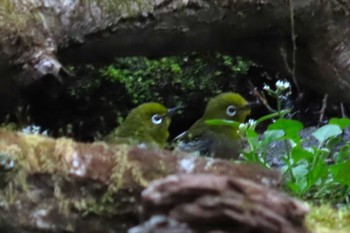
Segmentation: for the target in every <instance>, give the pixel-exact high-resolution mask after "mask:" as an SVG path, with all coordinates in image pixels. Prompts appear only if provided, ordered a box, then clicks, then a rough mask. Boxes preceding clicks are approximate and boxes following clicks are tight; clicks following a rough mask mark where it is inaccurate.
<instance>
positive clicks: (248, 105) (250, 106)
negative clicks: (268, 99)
mask: <svg viewBox="0 0 350 233" xmlns="http://www.w3.org/2000/svg"><path fill="white" fill-rule="evenodd" d="M257 106H260V103H259V102H248V103H247V104H246V105H244V106H242V107H239V110H247V109H251V108H254V107H257Z"/></svg>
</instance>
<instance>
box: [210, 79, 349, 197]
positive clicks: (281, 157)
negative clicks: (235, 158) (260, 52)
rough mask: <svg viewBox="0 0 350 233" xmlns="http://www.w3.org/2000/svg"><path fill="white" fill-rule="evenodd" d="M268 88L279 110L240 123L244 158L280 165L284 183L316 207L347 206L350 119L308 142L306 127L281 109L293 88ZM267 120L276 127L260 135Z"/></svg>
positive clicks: (339, 120) (333, 124) (316, 133)
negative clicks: (346, 135)
mask: <svg viewBox="0 0 350 233" xmlns="http://www.w3.org/2000/svg"><path fill="white" fill-rule="evenodd" d="M264 89H265V90H266V91H267V93H268V94H269V95H271V96H274V97H276V98H277V111H275V112H274V113H272V114H270V115H267V116H263V117H261V118H260V119H258V120H257V121H249V122H248V123H246V124H240V127H239V128H240V131H241V134H242V136H244V137H245V138H246V139H247V142H248V148H247V150H246V151H244V152H243V157H244V159H245V160H246V161H248V162H254V163H259V164H261V165H263V166H266V167H270V166H271V164H272V160H273V159H275V160H277V161H278V164H277V166H278V167H280V169H281V171H282V172H283V174H284V175H285V178H286V182H285V186H286V187H285V188H286V190H287V191H288V192H291V193H292V194H293V195H294V196H297V197H299V198H302V199H308V200H311V201H313V202H319V201H321V202H329V203H349V193H350V173H349V170H350V160H349V155H350V142H342V134H343V132H344V130H346V127H348V126H350V119H345V118H333V119H331V120H330V121H329V123H328V124H326V125H324V126H322V127H320V128H318V129H314V130H313V131H312V132H311V133H309V134H308V136H307V137H301V136H300V135H301V134H302V132H303V128H304V127H303V124H302V123H301V122H299V121H297V120H292V119H286V118H284V116H285V115H286V113H289V112H290V110H288V109H285V110H283V109H281V107H280V106H281V100H282V99H284V97H286V96H283V95H289V94H290V91H289V84H288V83H285V82H277V83H276V90H273V89H271V88H270V87H268V86H265V87H264ZM269 108H271V107H269ZM268 119H274V120H273V123H271V124H270V125H269V126H268V127H267V129H266V130H265V131H264V132H263V134H262V136H259V135H258V133H257V132H256V130H255V128H256V126H257V125H258V124H260V123H261V122H263V121H266V120H268ZM208 124H225V125H232V126H234V127H237V124H238V123H237V122H230V121H220V120H215V121H209V122H208ZM311 136H312V138H311V139H310V137H311Z"/></svg>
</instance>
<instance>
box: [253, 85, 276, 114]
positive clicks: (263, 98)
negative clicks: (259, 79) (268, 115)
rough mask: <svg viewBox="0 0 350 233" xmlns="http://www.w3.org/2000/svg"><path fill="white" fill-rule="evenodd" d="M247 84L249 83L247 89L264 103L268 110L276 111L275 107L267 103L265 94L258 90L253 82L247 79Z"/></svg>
mask: <svg viewBox="0 0 350 233" xmlns="http://www.w3.org/2000/svg"><path fill="white" fill-rule="evenodd" d="M248 85H249V89H250V91H251V92H252V94H253V95H254V96H255V97H256V98H257V99H258V101H259V102H260V103H261V104H262V105H264V106H265V107H266V108H267V109H268V110H269V111H270V112H273V113H274V112H276V110H275V109H273V108H272V107H271V106H270V105H269V103H268V102H267V99H266V96H265V95H264V93H260V92H259V91H258V89H257V88H256V87H255V86H254V85H253V83H252V82H251V81H250V80H248Z"/></svg>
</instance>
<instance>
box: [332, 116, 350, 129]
mask: <svg viewBox="0 0 350 233" xmlns="http://www.w3.org/2000/svg"><path fill="white" fill-rule="evenodd" d="M329 124H332V125H338V126H339V127H340V128H341V129H344V128H346V127H348V126H350V118H332V119H331V120H330V121H329Z"/></svg>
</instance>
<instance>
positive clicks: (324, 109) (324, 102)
mask: <svg viewBox="0 0 350 233" xmlns="http://www.w3.org/2000/svg"><path fill="white" fill-rule="evenodd" d="M327 100H328V94H325V95H324V97H323V99H322V108H321V110H320V118H319V119H318V122H319V123H322V122H323V118H324V113H325V111H326V108H327Z"/></svg>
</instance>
